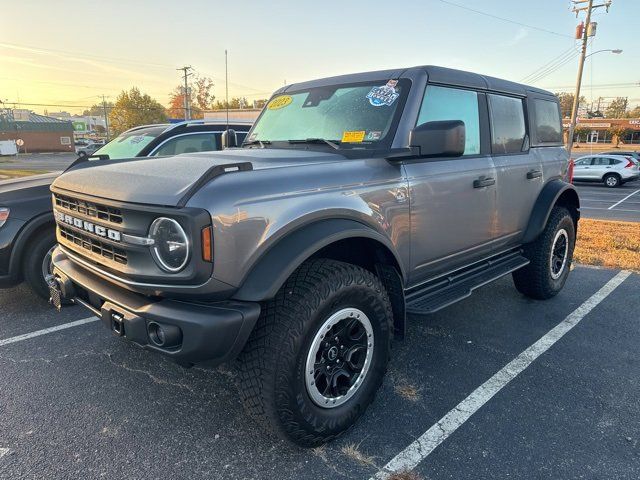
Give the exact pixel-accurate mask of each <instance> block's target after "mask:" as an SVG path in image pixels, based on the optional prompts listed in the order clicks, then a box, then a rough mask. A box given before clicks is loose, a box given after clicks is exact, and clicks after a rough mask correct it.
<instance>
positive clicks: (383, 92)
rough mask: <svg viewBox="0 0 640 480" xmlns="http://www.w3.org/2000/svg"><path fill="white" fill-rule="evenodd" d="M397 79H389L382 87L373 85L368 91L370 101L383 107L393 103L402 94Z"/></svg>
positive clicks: (375, 105) (376, 105)
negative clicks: (397, 88)
mask: <svg viewBox="0 0 640 480" xmlns="http://www.w3.org/2000/svg"><path fill="white" fill-rule="evenodd" d="M397 84H398V81H397V80H389V81H388V82H387V84H386V85H383V86H382V87H373V88H372V89H371V90H370V91H369V93H367V99H369V103H370V104H371V105H373V106H374V107H381V106H383V105H386V106H387V107H389V106H391V105H393V102H395V101H396V100H397V99H398V97H399V96H400V94H399V93H398V92H397V90H396V85H397Z"/></svg>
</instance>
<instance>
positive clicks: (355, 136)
mask: <svg viewBox="0 0 640 480" xmlns="http://www.w3.org/2000/svg"><path fill="white" fill-rule="evenodd" d="M364 134H365V131H364V130H355V131H351V132H342V140H341V141H342V143H362V141H363V140H364Z"/></svg>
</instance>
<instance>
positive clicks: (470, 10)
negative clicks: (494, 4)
mask: <svg viewBox="0 0 640 480" xmlns="http://www.w3.org/2000/svg"><path fill="white" fill-rule="evenodd" d="M438 1H439V2H440V3H444V4H446V5H451V6H453V7H458V8H461V9H462V10H468V11H469V12H473V13H477V14H478V15H483V16H485V17H489V18H493V19H495V20H502V21H503V22H508V23H513V24H514V25H520V26H521V27H526V28H530V29H532V30H538V31H539V32H545V33H550V34H551V35H557V36H559V37H568V38H573V36H571V35H565V34H564V33H558V32H554V31H553V30H548V29H546V28H542V27H536V26H535V25H528V24H526V23H522V22H518V21H516V20H511V19H510V18H504V17H499V16H498V15H493V14H491V13H487V12H483V11H481V10H476V9H474V8H470V7H467V6H466V5H460V4H458V3H454V2H450V1H448V0H438Z"/></svg>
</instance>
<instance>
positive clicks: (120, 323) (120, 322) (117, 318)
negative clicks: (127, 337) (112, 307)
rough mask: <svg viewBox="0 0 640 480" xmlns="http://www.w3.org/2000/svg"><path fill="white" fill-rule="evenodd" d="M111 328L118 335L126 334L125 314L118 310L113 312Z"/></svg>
mask: <svg viewBox="0 0 640 480" xmlns="http://www.w3.org/2000/svg"><path fill="white" fill-rule="evenodd" d="M111 330H112V331H113V333H114V334H115V335H116V336H118V337H122V336H123V335H124V316H123V315H121V314H119V313H116V312H111Z"/></svg>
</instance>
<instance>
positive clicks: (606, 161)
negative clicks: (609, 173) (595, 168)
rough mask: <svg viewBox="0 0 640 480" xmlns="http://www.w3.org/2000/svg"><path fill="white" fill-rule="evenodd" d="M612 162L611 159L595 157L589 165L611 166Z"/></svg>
mask: <svg viewBox="0 0 640 480" xmlns="http://www.w3.org/2000/svg"><path fill="white" fill-rule="evenodd" d="M613 162H614V160H613V159H612V158H604V157H595V158H594V159H593V162H591V165H612V164H613Z"/></svg>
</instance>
